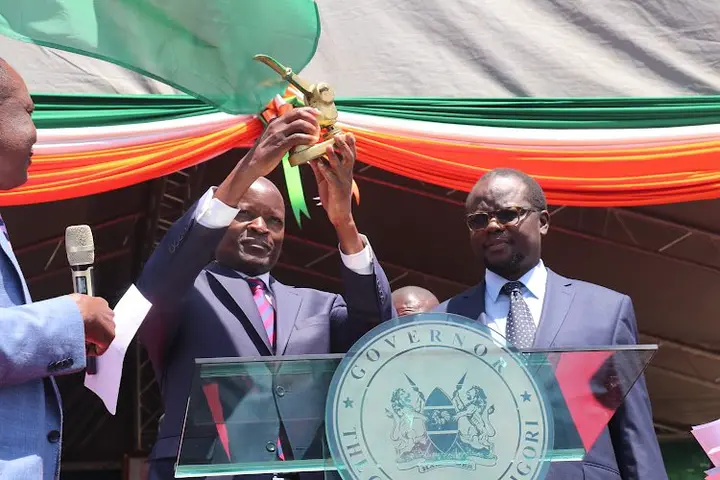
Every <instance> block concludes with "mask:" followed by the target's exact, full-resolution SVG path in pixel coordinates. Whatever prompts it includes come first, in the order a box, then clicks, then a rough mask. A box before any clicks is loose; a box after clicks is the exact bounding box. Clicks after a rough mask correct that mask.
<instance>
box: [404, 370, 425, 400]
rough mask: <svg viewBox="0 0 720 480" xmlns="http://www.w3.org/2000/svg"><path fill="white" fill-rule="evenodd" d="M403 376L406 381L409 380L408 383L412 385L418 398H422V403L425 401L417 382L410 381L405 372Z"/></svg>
mask: <svg viewBox="0 0 720 480" xmlns="http://www.w3.org/2000/svg"><path fill="white" fill-rule="evenodd" d="M404 375H405V378H407V380H408V382H410V385H411V386H412V389H413V391H414V392H415V393H417V395H418V397H420V400H422V402H423V404H424V403H425V395H423V393H422V392H421V391H420V388H418V386H417V384H416V383H415V382H413V381H412V379H411V378H410V377H408V376H407V373H406V374H404Z"/></svg>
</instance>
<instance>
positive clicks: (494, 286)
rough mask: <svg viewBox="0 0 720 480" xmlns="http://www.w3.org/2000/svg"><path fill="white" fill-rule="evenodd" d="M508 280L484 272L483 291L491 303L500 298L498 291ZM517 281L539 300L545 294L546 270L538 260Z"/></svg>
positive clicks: (488, 271)
mask: <svg viewBox="0 0 720 480" xmlns="http://www.w3.org/2000/svg"><path fill="white" fill-rule="evenodd" d="M509 281H510V280H508V279H506V278H503V277H501V276H500V275H498V274H497V273H495V272H491V271H490V270H487V269H486V270H485V291H486V292H487V293H488V295H489V296H490V298H491V299H492V301H493V302H496V301H497V299H498V297H499V296H500V290H501V289H502V287H503V285H505V284H506V283H507V282H509ZM518 281H520V282H522V284H523V285H525V288H527V290H528V291H529V292H530V294H531V295H532V296H533V297H535V298H541V297H542V296H543V295H544V294H545V284H546V283H547V268H545V265H544V264H543V261H542V260H540V261H539V262H538V263H537V265H535V266H534V267H533V268H531V269H530V270H529V271H528V272H527V273H526V274H525V275H523V276H522V277H520V278H519V279H518Z"/></svg>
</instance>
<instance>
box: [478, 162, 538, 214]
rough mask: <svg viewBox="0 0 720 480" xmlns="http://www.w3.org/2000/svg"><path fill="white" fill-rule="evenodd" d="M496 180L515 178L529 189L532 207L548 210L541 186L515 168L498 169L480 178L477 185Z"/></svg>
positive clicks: (528, 198) (528, 193)
mask: <svg viewBox="0 0 720 480" xmlns="http://www.w3.org/2000/svg"><path fill="white" fill-rule="evenodd" d="M496 178H514V179H516V180H519V181H520V182H522V183H523V184H524V185H525V187H526V188H527V200H528V202H530V205H531V206H532V207H533V208H535V209H537V210H541V211H542V210H547V199H546V198H545V192H544V191H543V189H542V187H541V186H540V184H539V183H538V182H537V181H536V180H535V179H534V178H532V177H531V176H530V175H528V174H527V173H525V172H521V171H520V170H516V169H514V168H496V169H494V170H490V171H489V172H487V173H486V174H485V175H483V176H482V177H480V180H478V181H477V183H476V184H475V185H476V186H477V184H478V183H480V182H489V181H491V180H494V179H496ZM473 190H475V187H473ZM469 200H470V196H468V201H469Z"/></svg>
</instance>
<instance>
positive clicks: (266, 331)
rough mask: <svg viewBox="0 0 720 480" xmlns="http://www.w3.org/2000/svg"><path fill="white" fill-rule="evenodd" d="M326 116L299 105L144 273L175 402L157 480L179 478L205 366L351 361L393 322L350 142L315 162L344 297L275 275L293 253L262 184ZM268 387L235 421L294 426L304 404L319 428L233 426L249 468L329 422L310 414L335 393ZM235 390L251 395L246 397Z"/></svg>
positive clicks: (157, 351) (144, 335) (285, 453)
mask: <svg viewBox="0 0 720 480" xmlns="http://www.w3.org/2000/svg"><path fill="white" fill-rule="evenodd" d="M315 115H316V113H315V110H314V109H311V108H300V109H296V110H293V111H291V112H289V113H286V114H284V115H282V116H280V117H278V118H277V119H275V120H273V121H272V122H270V124H269V125H268V127H267V129H266V130H265V132H264V133H263V135H262V137H261V138H260V139H259V140H258V142H257V143H256V145H255V146H254V147H253V148H252V149H251V150H250V152H249V153H248V154H247V155H246V156H245V157H244V158H243V159H242V160H240V162H238V164H237V166H236V167H235V169H234V170H233V171H232V172H231V173H230V174H229V175H228V177H227V178H226V179H225V180H224V181H223V183H222V184H221V185H220V186H219V187H218V188H217V189H214V188H213V189H210V190H209V191H208V192H207V193H206V194H205V195H204V196H203V197H202V198H201V199H200V200H199V201H198V202H197V203H196V204H195V205H194V206H193V207H191V208H190V210H189V211H188V212H187V214H186V215H185V216H184V217H183V218H181V219H180V220H179V221H177V222H176V223H175V224H174V225H173V227H172V228H171V229H170V231H169V232H168V234H167V235H166V236H165V238H164V239H163V241H162V242H161V243H160V245H159V246H158V248H157V249H156V250H155V252H154V253H153V255H152V257H151V258H150V260H149V261H148V263H147V265H146V267H145V269H144V271H143V273H142V275H141V278H140V280H139V282H138V287H139V288H140V290H141V291H142V292H143V294H144V295H146V297H147V298H148V299H149V300H150V301H151V302H152V303H153V309H152V311H151V313H150V315H149V316H148V318H147V319H146V320H145V322H144V323H143V325H142V327H141V329H140V332H139V335H140V337H139V338H140V340H141V342H142V344H143V345H144V346H145V348H146V349H147V351H148V354H149V356H150V359H151V361H152V363H153V366H154V369H155V373H156V378H157V380H158V383H159V385H160V388H161V391H162V395H163V400H164V406H165V416H164V419H163V421H162V422H161V425H160V431H159V438H158V440H157V443H156V444H155V446H154V449H153V452H152V455H151V467H150V479H156V480H157V479H163V480H165V479H170V478H173V462H174V459H175V458H176V455H177V453H178V445H179V439H180V433H181V429H182V424H183V417H184V414H185V407H186V400H187V398H188V395H189V394H190V390H191V380H192V372H193V368H194V361H195V359H196V358H212V357H257V356H261V355H262V356H267V355H303V354H324V353H342V352H345V351H347V349H348V348H349V347H350V346H351V345H352V344H353V343H354V342H355V341H356V340H357V339H359V338H360V337H361V336H362V335H363V334H365V333H366V332H367V331H368V330H370V329H372V328H373V327H374V326H375V325H377V324H378V323H379V322H381V321H384V320H388V319H390V318H391V317H392V305H391V294H390V286H389V283H388V281H387V278H386V277H385V274H384V272H383V271H382V269H381V267H380V265H379V264H378V262H377V260H376V259H375V257H374V255H373V252H372V249H371V247H370V244H369V243H368V241H367V238H365V237H363V236H362V235H360V234H359V233H358V230H357V228H356V226H355V222H354V220H353V215H352V211H351V197H352V171H353V163H354V161H355V140H354V138H353V137H352V136H351V135H347V136H344V135H342V136H339V137H336V146H335V149H333V148H330V147H329V148H328V149H327V152H326V156H327V158H326V159H323V160H317V161H313V162H312V163H311V167H312V169H313V171H314V173H315V176H316V180H317V183H318V190H319V194H320V200H321V202H322V206H323V208H324V209H325V211H326V213H327V216H328V219H329V220H330V222H331V223H332V225H333V226H334V228H335V231H336V233H337V236H338V240H339V248H340V255H341V258H342V263H343V270H342V278H343V282H344V287H345V288H344V290H345V294H344V296H340V295H336V294H333V293H327V292H322V291H318V290H312V289H308V288H294V287H290V286H286V285H283V284H282V283H280V282H279V281H277V280H276V279H275V278H273V277H272V275H271V274H270V271H271V270H272V268H273V266H274V265H275V263H276V262H277V260H278V257H279V256H280V252H281V248H282V242H283V235H284V228H285V205H284V202H283V199H282V196H281V195H280V192H279V191H278V190H277V188H276V187H275V186H274V185H273V184H272V183H271V182H270V181H268V180H266V179H265V178H263V177H264V176H265V175H267V174H268V173H270V172H271V171H272V170H273V169H274V168H275V167H276V166H277V165H278V163H280V161H281V159H282V157H283V155H284V154H285V153H286V152H287V151H288V150H289V149H290V148H291V147H293V146H295V145H305V144H310V143H312V142H314V141H316V140H317V136H318V134H319V126H318V123H317V120H316V117H315ZM213 256H214V258H215V260H214V261H213ZM295 377H301V376H299V375H295ZM288 381H292V380H288ZM295 381H297V382H300V383H302V381H303V380H302V379H301V378H297V379H296V380H295ZM260 383H262V382H258V383H256V384H255V388H254V390H253V394H254V398H255V399H260V400H257V401H254V400H251V399H249V398H245V400H244V402H246V403H244V404H243V406H242V407H241V408H238V409H235V411H232V408H231V406H229V405H223V407H226V409H227V410H230V411H225V412H224V415H226V416H227V417H231V418H235V419H236V418H237V416H242V415H244V414H245V413H246V412H247V410H248V408H257V409H258V410H257V412H259V411H260V410H263V413H262V414H260V413H258V415H256V416H257V417H260V416H262V417H263V418H266V419H269V418H272V417H273V416H275V417H276V418H278V417H279V418H287V417H288V416H293V415H294V414H291V413H290V411H291V409H293V408H294V409H295V410H294V412H295V414H296V413H297V411H298V410H297V409H298V408H299V407H300V406H301V405H307V404H312V405H311V406H310V407H309V408H310V410H312V412H311V413H308V411H305V412H303V413H304V414H305V415H307V416H308V419H309V420H308V422H309V423H308V422H306V423H302V422H300V423H299V424H297V423H294V422H293V423H291V424H287V423H285V424H284V425H283V424H282V423H280V421H279V420H276V421H275V422H274V423H273V422H270V421H269V422H257V421H256V422H255V423H250V424H248V425H243V424H242V422H238V421H234V422H232V425H233V427H232V428H231V429H230V428H229V430H231V431H229V432H228V436H229V437H230V438H229V441H230V445H231V448H230V450H232V452H230V456H231V457H233V456H236V453H235V452H240V453H238V454H237V455H240V457H242V459H243V460H249V459H254V460H255V461H258V460H262V461H274V460H276V459H277V457H278V456H280V455H282V457H284V458H286V459H287V458H288V457H290V458H292V457H295V458H302V457H303V454H304V452H307V451H308V450H312V445H315V443H314V442H317V440H318V434H319V435H320V438H321V436H322V428H320V427H321V423H319V422H320V420H317V421H316V420H315V419H314V418H311V417H317V419H322V418H323V411H324V395H321V396H320V397H318V398H314V397H312V395H313V392H314V390H313V388H312V387H310V386H308V385H301V384H299V383H296V384H294V385H293V386H292V388H287V385H286V386H285V387H284V388H282V389H280V388H279V387H281V386H282V385H277V384H272V385H270V384H268V385H262V384H260ZM315 390H317V388H316V389H315ZM233 394H234V395H239V397H240V398H243V396H244V395H245V392H233ZM262 395H265V397H262ZM248 402H250V403H252V405H253V407H250V406H249V405H248ZM276 411H277V412H278V413H277V414H276V413H274V412H276ZM258 419H259V418H258ZM258 419H256V420H258ZM228 423H230V421H229V422H228ZM278 438H280V439H281V441H280V444H279V445H277V446H276V442H275V440H276V439H278ZM211 449H212V450H213V451H214V452H215V453H212V455H215V454H217V452H218V451H220V452H221V453H222V450H220V449H218V448H217V442H215V445H214V446H212V447H211ZM317 453H318V452H315V454H317ZM234 460H235V461H237V458H235V459H234ZM317 475H319V478H322V474H316V476H317ZM242 478H243V479H246V478H248V477H242ZM256 478H270V476H269V475H265V476H259V477H256ZM303 478H306V477H305V476H303Z"/></svg>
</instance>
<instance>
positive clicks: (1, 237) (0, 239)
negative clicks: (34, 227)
mask: <svg viewBox="0 0 720 480" xmlns="http://www.w3.org/2000/svg"><path fill="white" fill-rule="evenodd" d="M0 246H2V251H3V253H4V254H5V256H6V257H7V258H8V259H9V260H10V263H12V265H13V267H14V268H15V274H16V275H17V276H18V281H19V282H20V284H21V285H22V290H23V296H24V298H25V303H31V302H32V299H31V298H30V291H29V290H28V287H27V284H26V283H25V279H24V278H23V273H22V270H21V269H20V264H19V263H18V261H17V258H16V257H15V253H14V252H13V250H12V247H11V246H10V242H9V241H8V239H7V237H6V236H5V234H3V233H0Z"/></svg>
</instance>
